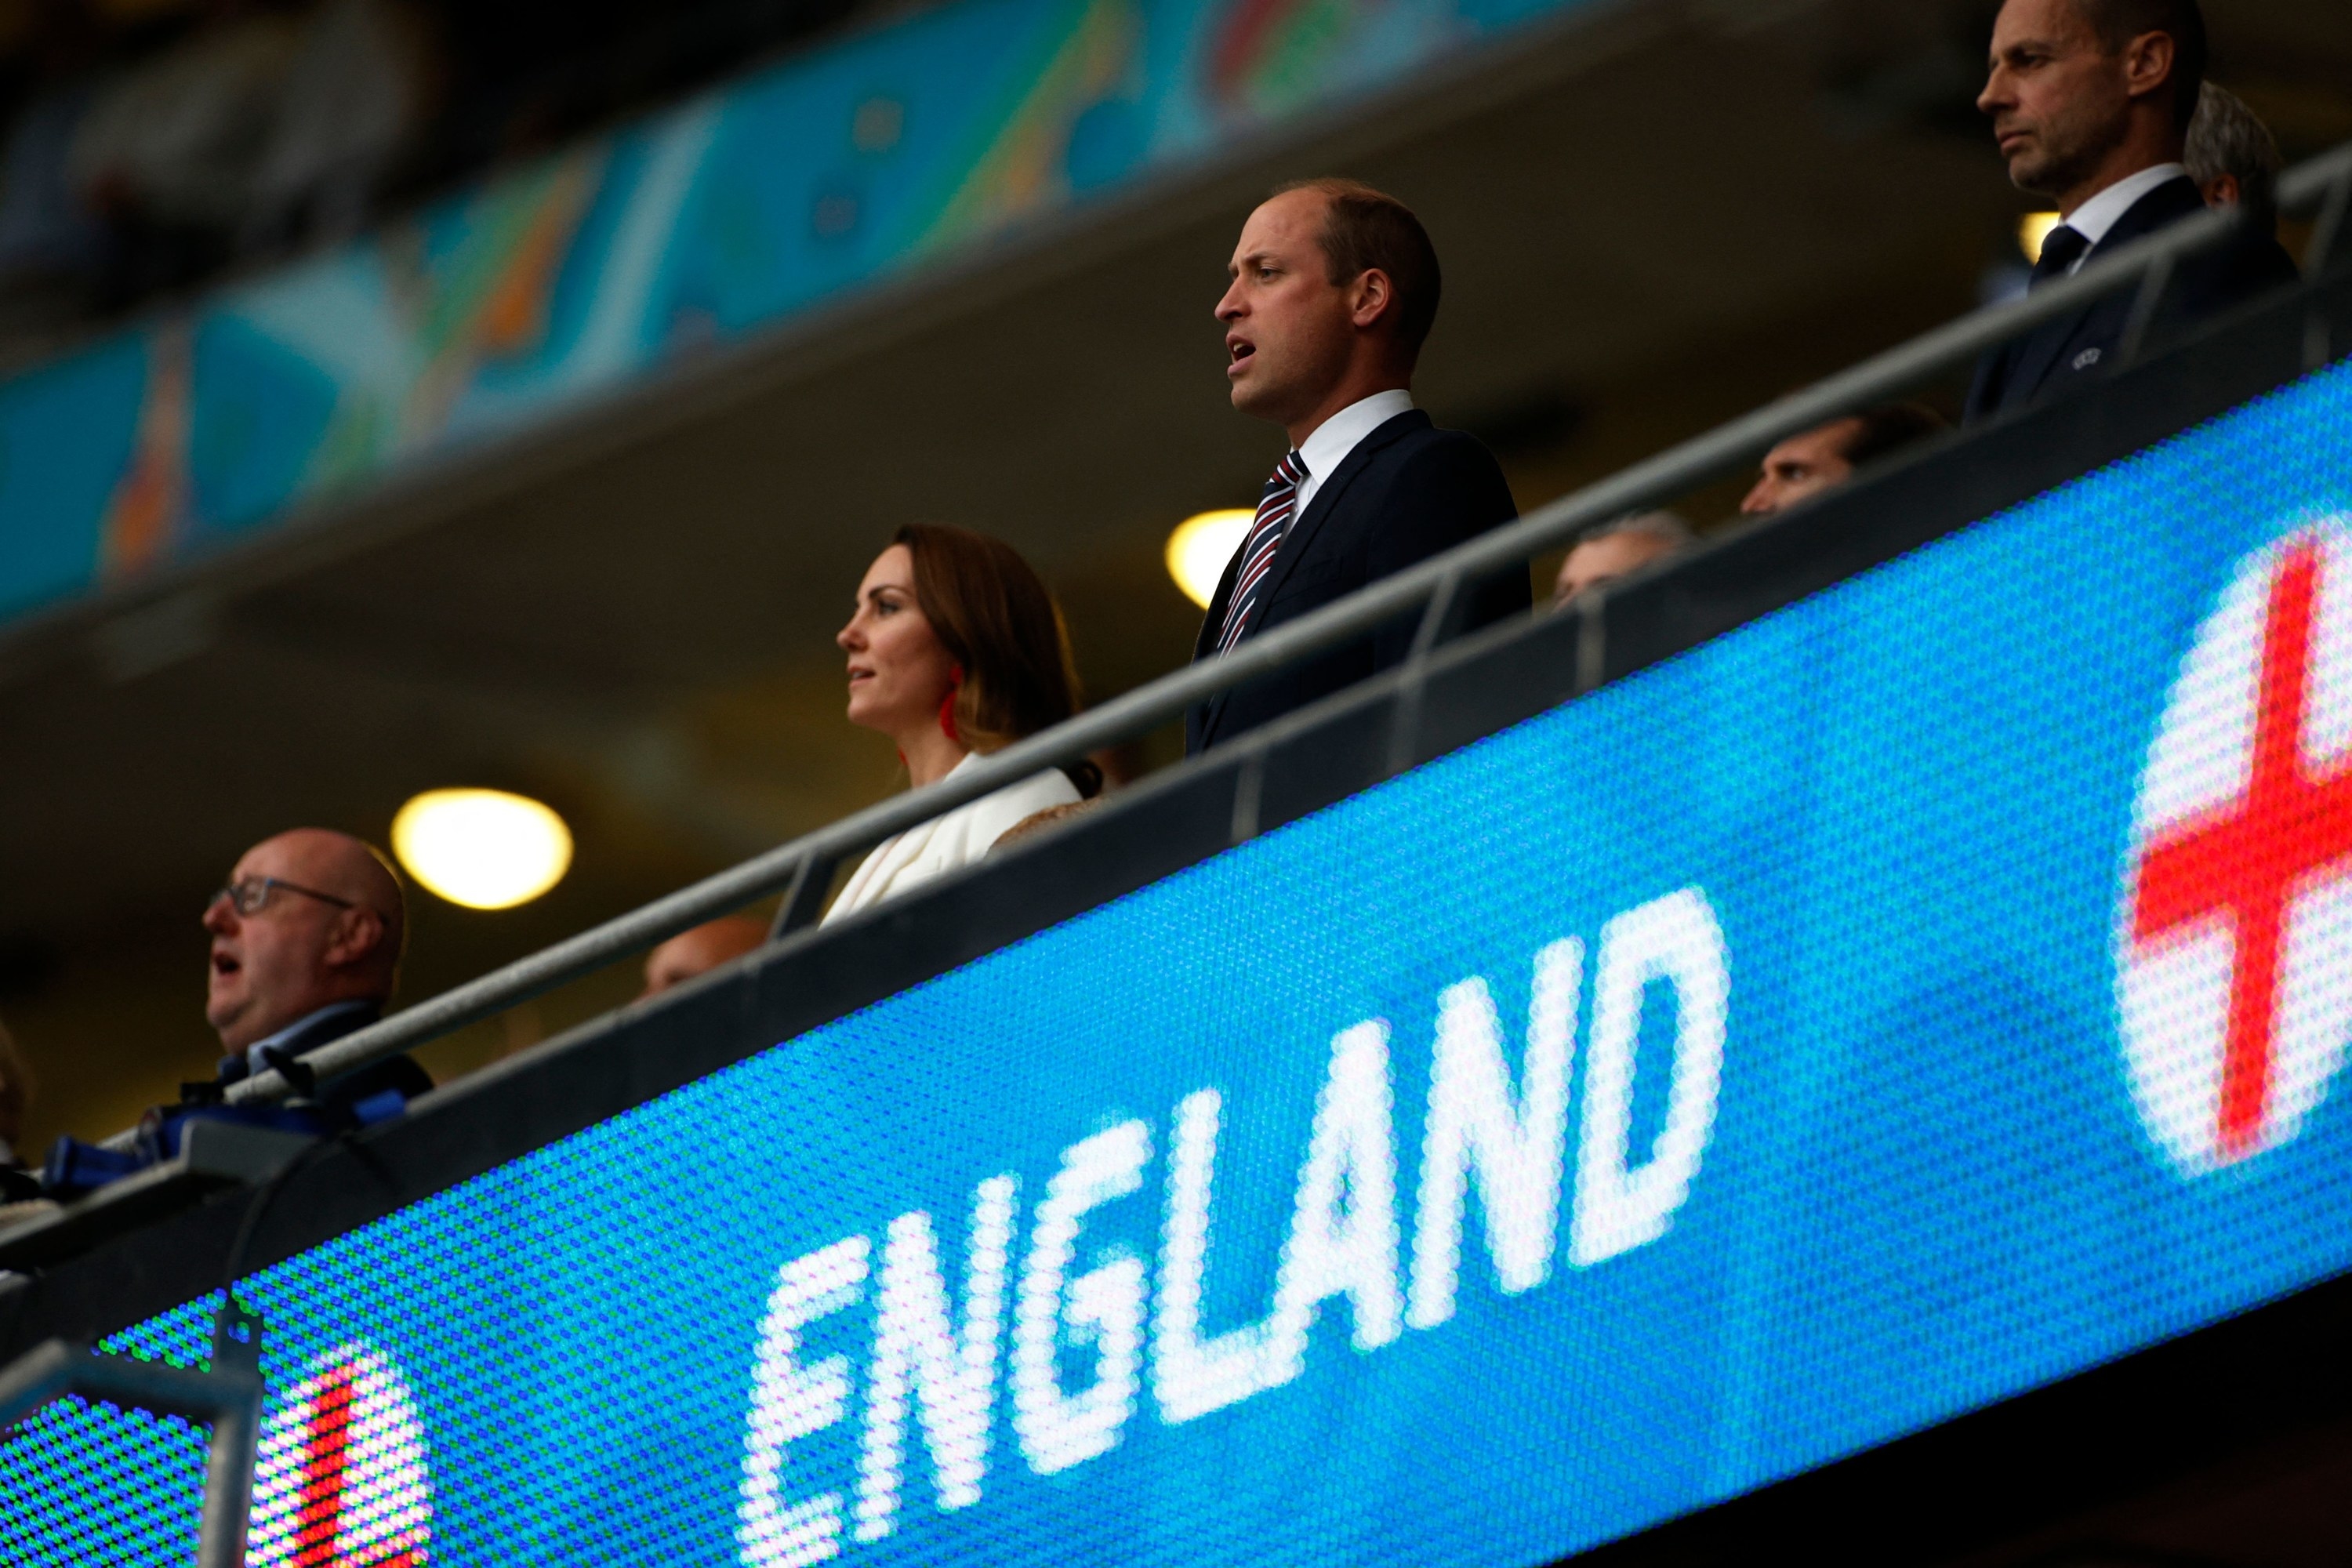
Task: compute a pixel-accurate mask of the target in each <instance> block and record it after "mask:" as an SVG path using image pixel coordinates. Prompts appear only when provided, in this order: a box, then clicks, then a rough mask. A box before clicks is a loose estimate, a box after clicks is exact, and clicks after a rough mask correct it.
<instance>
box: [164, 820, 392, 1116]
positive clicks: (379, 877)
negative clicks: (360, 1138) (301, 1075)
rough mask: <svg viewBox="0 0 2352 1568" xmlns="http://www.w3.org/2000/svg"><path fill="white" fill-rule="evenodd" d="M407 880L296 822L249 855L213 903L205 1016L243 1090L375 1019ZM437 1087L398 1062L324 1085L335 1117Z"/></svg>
mask: <svg viewBox="0 0 2352 1568" xmlns="http://www.w3.org/2000/svg"><path fill="white" fill-rule="evenodd" d="M405 917H406V910H405V906H404V902H403V900H402V897H401V891H400V879H399V878H398V877H396V876H394V874H393V870H392V867H391V865H390V863H389V862H387V861H386V860H385V859H384V858H383V856H381V855H380V854H378V853H377V852H376V851H375V850H374V849H373V848H371V847H369V846H368V845H366V844H364V843H362V842H361V841H360V840H359V839H356V838H353V837H350V836H349V835H347V834H341V833H332V832H330V831H328V830H327V829H325V828H322V827H298V828H295V829H294V830H293V831H291V832H289V833H281V834H279V835H278V836H277V837H274V838H268V839H264V840H263V841H262V842H261V843H259V844H257V845H255V846H254V847H252V848H251V849H248V850H247V851H246V853H245V857H244V858H242V859H240V860H239V861H237V863H236V869H235V870H234V871H232V872H230V873H229V879H228V885H227V886H226V887H225V888H223V889H221V890H220V891H218V892H217V893H215V894H214V895H213V897H212V901H211V902H210V903H208V904H207V905H205V917H204V923H205V930H206V931H210V932H212V938H213V942H212V955H211V956H212V963H211V969H210V973H209V975H208V977H207V991H206V995H205V1021H206V1022H207V1023H209V1024H211V1025H212V1026H213V1028H214V1029H215V1031H217V1032H218V1033H219V1035H220V1041H221V1044H222V1046H223V1047H226V1050H227V1053H228V1054H227V1055H226V1056H225V1057H223V1058H222V1059H221V1064H220V1074H219V1076H220V1079H221V1081H222V1082H224V1083H234V1082H236V1080H237V1079H242V1078H245V1077H247V1076H249V1075H250V1074H253V1073H257V1072H259V1071H262V1070H263V1069H265V1068H270V1067H275V1066H278V1065H279V1064H280V1063H281V1061H290V1060H292V1059H293V1058H299V1057H300V1056H301V1055H302V1054H303V1053H304V1052H306V1051H313V1050H316V1049H318V1048H319V1047H321V1046H323V1045H325V1044H327V1043H328V1042H329V1041H331V1040H334V1039H337V1038H340V1037H342V1036H344V1035H348V1034H350V1033H351V1032H352V1030H354V1029H358V1028H362V1027H364V1026H367V1025H369V1024H372V1023H373V1022H375V1020H376V1019H377V1017H379V1016H381V1015H382V1014H383V1005H384V1003H385V1002H386V1001H388V1000H389V999H390V998H391V996H392V991H393V985H394V982H395V981H397V979H398V978H399V973H400V956H401V949H402V945H403V941H404V934H405V927H406V918H405ZM432 1087H433V1082H432V1079H430V1078H429V1077H427V1076H426V1075H425V1069H424V1068H420V1067H418V1066H417V1065H416V1064H415V1062H413V1061H411V1060H409V1059H408V1058H406V1057H394V1058H390V1059H388V1060H385V1061H383V1062H379V1063H377V1064H376V1065H374V1066H373V1067H369V1068H361V1069H360V1070H359V1071H357V1072H354V1073H349V1074H345V1075H343V1076H342V1077H340V1078H338V1079H333V1080H332V1081H331V1082H329V1083H325V1084H322V1085H320V1087H319V1091H318V1094H317V1096H316V1098H317V1099H318V1100H319V1101H320V1104H321V1105H322V1106H323V1107H325V1108H327V1109H329V1110H334V1109H335V1108H337V1107H340V1106H345V1105H350V1104H354V1103H356V1102H358V1101H360V1100H365V1099H368V1098H369V1097H370V1096H372V1095H375V1094H379V1093H381V1092H382V1091H383V1090H384V1089H398V1090H400V1092H401V1094H402V1096H403V1097H404V1098H408V1099H413V1098H415V1096H416V1095H419V1094H422V1093H424V1092H425V1090H426V1089H430V1088H432Z"/></svg>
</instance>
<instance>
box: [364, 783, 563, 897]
mask: <svg viewBox="0 0 2352 1568" xmlns="http://www.w3.org/2000/svg"><path fill="white" fill-rule="evenodd" d="M392 852H393V853H394V854H395V855H397V856H399V857H400V863H401V864H402V865H403V866H405V867H407V868H408V874H409V875H410V876H412V877H414V878H415V879H417V880H418V881H419V882H422V883H423V884H424V885H425V887H427V888H429V889H432V890H433V891H434V892H436V893H438V894H439V895H441V897H443V898H445V899H446V900H449V901H450V902H451V903H453V904H463V905H464V906H465V907H466V908H467V909H469V910H510V909H512V908H514V907H515V906H516V905H517V904H527V903H529V902H530V900H533V899H535V898H537V897H539V896H540V895H541V893H544V892H546V891H547V890H548V889H550V888H552V887H553V886H555V884H556V883H558V882H560V881H562V879H563V873H564V872H565V871H566V870H568V869H570V868H571V866H572V830H571V829H570V828H568V827H566V826H564V825H563V818H562V817H560V816H556V815H555V813H554V812H553V811H551V810H550V809H549V808H548V807H546V806H544V805H541V804H540V803H539V802H537V801H535V800H531V799H530V798H528V797H527V796H524V795H509V794H507V793H506V792H505V791H504V790H496V789H432V790H426V791H425V793H424V794H423V795H418V796H417V797H416V798H415V799H414V800H412V801H410V802H409V803H408V804H407V805H404V806H402V807H401V808H400V814H399V815H398V816H394V818H393V819H392Z"/></svg>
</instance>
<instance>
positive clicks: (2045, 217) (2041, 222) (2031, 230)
mask: <svg viewBox="0 0 2352 1568" xmlns="http://www.w3.org/2000/svg"><path fill="white" fill-rule="evenodd" d="M2057 226H2058V215H2057V214H2056V213H2027V214H2026V215H2025V216H2023V217H2021V218H2019V219H2018V220H2017V248H2018V249H2020V250H2021V251H2023V252H2025V259H2026V263H2027V265H2029V266H2031V265H2033V264H2035V263H2038V262H2039V261H2041V259H2042V241H2043V240H2045V239H2048V238H2049V237H2050V231H2051V230H2052V229H2053V228H2056V227H2057Z"/></svg>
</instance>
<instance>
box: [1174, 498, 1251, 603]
mask: <svg viewBox="0 0 2352 1568" xmlns="http://www.w3.org/2000/svg"><path fill="white" fill-rule="evenodd" d="M1256 515H1257V513H1255V512H1254V511H1249V510H1244V509H1243V508H1240V507H1234V508H1231V509H1229V510H1224V511H1204V512H1202V513H1201V514H1200V515H1199V516H1198V517H1188V518H1186V519H1185V520H1184V521H1181V522H1180V523H1178V524H1177V525H1176V531H1175V532H1173V533H1171V534H1170V535H1169V536H1168V575H1170V576H1171V577H1173V578H1175V579H1176V585H1177V586H1178V587H1179V588H1181V589H1183V590H1184V596H1185V597H1186V598H1188V599H1190V600H1192V602H1193V603H1194V604H1196V605H1200V606H1201V608H1202V609H1204V610H1205V609H1207V608H1208V607H1209V601H1210V600H1211V599H1213V598H1214V597H1216V594H1217V579H1218V578H1220V577H1222V576H1223V575H1224V574H1225V563H1227V562H1229V561H1231V560H1232V559H1233V558H1234V551H1236V550H1239V549H1240V548H1241V547H1242V535H1244V534H1245V533H1247V532H1248V531H1249V525H1250V520H1251V519H1252V518H1254V517H1255V516H1256Z"/></svg>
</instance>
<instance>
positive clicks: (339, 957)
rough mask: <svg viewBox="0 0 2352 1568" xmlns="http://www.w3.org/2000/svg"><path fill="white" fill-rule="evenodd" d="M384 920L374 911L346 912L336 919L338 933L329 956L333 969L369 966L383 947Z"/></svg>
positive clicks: (327, 956) (328, 964) (329, 948)
mask: <svg viewBox="0 0 2352 1568" xmlns="http://www.w3.org/2000/svg"><path fill="white" fill-rule="evenodd" d="M383 938H384V930H383V916H382V915H380V914H378V913H376V912H375V911H374V910H371V909H352V910H343V911H342V913H341V914H340V915H339V916H337V917H336V920H335V934H334V936H333V938H332V939H331V941H329V942H328V943H327V951H326V953H325V958H326V963H327V967H328V968H330V969H350V968H352V966H354V965H356V964H361V963H366V962H367V961H368V960H369V959H371V958H373V957H374V956H375V953H376V951H377V950H378V949H379V948H381V947H383Z"/></svg>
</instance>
